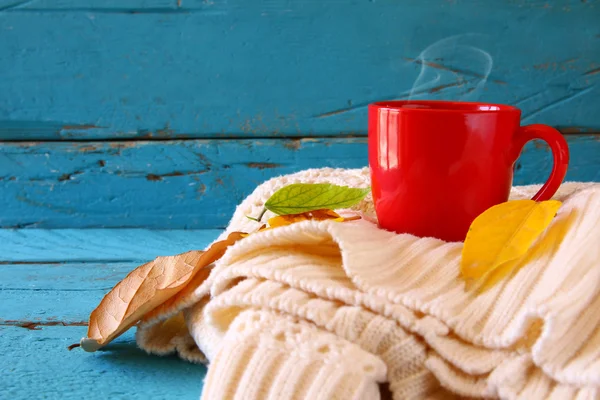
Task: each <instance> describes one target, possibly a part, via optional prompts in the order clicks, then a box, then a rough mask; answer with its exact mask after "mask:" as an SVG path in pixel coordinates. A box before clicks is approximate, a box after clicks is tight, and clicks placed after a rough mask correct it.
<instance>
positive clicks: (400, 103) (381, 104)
mask: <svg viewBox="0 0 600 400" xmlns="http://www.w3.org/2000/svg"><path fill="white" fill-rule="evenodd" d="M410 104H414V105H426V106H432V105H433V106H434V107H431V108H409V107H405V106H406V105H410ZM443 105H448V106H450V105H452V106H453V108H444V107H443ZM457 106H458V107H457ZM484 107H487V109H485V108H484ZM369 108H376V109H383V110H393V111H398V112H428V113H432V112H435V113H461V114H466V113H469V114H473V113H475V114H484V113H501V112H518V113H520V112H521V110H520V109H519V108H517V107H515V106H511V105H508V104H498V103H490V102H486V101H453V100H387V101H386V100H382V101H376V102H373V103H370V104H369Z"/></svg>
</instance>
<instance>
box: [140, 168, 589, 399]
mask: <svg viewBox="0 0 600 400" xmlns="http://www.w3.org/2000/svg"><path fill="white" fill-rule="evenodd" d="M294 182H331V183H335V184H342V185H349V186H355V187H365V186H368V184H369V181H368V170H367V169H363V170H331V169H325V170H309V171H304V172H302V173H299V174H294V175H290V176H286V177H281V178H276V179H274V180H271V181H268V182H266V183H265V184H263V185H261V186H259V187H258V188H257V189H256V190H255V192H254V193H253V194H252V195H251V196H249V197H248V198H247V199H246V200H245V201H244V202H243V203H242V204H241V205H240V206H239V207H238V209H237V210H236V212H235V214H234V217H233V219H232V221H231V223H230V225H229V227H228V229H227V231H226V232H225V233H224V234H223V236H225V235H226V234H228V232H231V231H246V232H254V231H255V230H256V229H257V228H258V226H257V224H256V223H255V222H252V221H250V220H248V219H247V218H246V217H245V216H246V215H258V214H259V212H260V210H261V209H262V205H263V204H264V202H265V201H266V200H267V199H268V198H269V196H270V195H271V194H272V193H273V192H274V191H275V190H277V189H278V188H280V187H283V186H285V185H287V184H290V183H294ZM536 189H537V187H534V186H531V187H516V188H514V189H513V191H512V193H511V198H513V199H517V198H527V197H531V196H532V195H533V194H534V193H535V190H536ZM556 198H558V199H561V200H562V201H563V202H564V203H563V206H562V207H561V209H560V210H559V212H558V215H557V217H556V218H555V219H554V220H553V222H552V224H551V225H550V227H549V228H548V229H547V230H546V231H545V232H544V233H543V235H542V237H541V238H540V239H539V240H538V241H537V242H536V244H534V246H533V247H532V249H531V250H530V251H529V252H528V254H527V256H526V257H525V258H524V259H523V261H522V266H521V268H520V269H519V270H518V272H517V273H516V274H514V275H513V276H509V277H507V278H504V279H503V280H502V281H500V282H498V283H497V284H496V285H495V286H494V287H492V288H491V289H490V290H488V291H486V292H485V293H483V294H480V295H476V294H474V293H471V292H467V291H465V288H464V283H463V282H462V280H461V279H460V278H459V264H460V253H461V249H462V243H445V242H443V241H440V240H437V239H431V238H417V237H414V236H411V235H397V234H393V233H390V232H386V231H383V230H381V229H378V227H377V225H376V217H375V214H374V211H373V206H372V202H371V200H370V199H369V198H367V199H365V201H363V202H362V203H361V204H359V205H357V206H356V207H354V209H353V210H349V211H353V212H358V213H360V214H361V215H362V216H363V220H361V221H354V222H346V223H338V222H332V221H322V222H316V221H306V222H301V223H297V224H293V225H290V226H286V227H281V228H277V229H273V230H268V231H264V232H260V233H254V234H252V235H250V236H249V237H247V238H245V239H244V240H242V241H240V242H238V243H236V244H235V245H234V246H232V247H231V248H230V249H229V250H228V251H227V252H226V254H225V255H224V257H223V258H222V259H221V260H219V261H218V262H217V263H216V264H215V266H214V268H213V270H212V272H211V273H210V276H209V277H208V279H207V280H205V281H204V282H198V283H197V284H196V286H195V290H192V289H194V288H188V289H187V293H186V296H183V297H184V298H183V299H182V300H181V301H180V302H179V303H177V304H168V305H166V306H164V307H163V308H161V309H160V310H159V311H158V312H155V313H151V315H150V316H149V317H148V318H146V319H145V320H144V322H143V323H142V324H141V325H140V327H139V330H138V343H139V345H140V346H141V347H142V348H144V349H146V350H147V351H149V352H153V353H157V354H167V353H170V352H177V353H179V354H180V355H181V356H182V357H184V358H186V359H190V360H193V361H202V359H201V356H199V354H201V353H200V350H201V351H202V353H204V354H205V355H206V357H207V358H208V359H209V360H210V366H209V373H208V376H207V379H206V383H205V389H204V391H203V395H202V398H203V399H237V398H240V399H241V398H243V399H257V400H258V399H288V398H307V399H309V398H310V399H312V398H323V399H327V398H366V399H371V398H378V397H377V396H378V394H377V393H378V389H377V382H378V381H381V380H385V381H387V382H389V387H390V390H391V392H392V395H393V398H394V399H396V400H398V399H425V398H431V399H437V398H440V399H443V398H452V396H453V395H457V396H469V397H480V398H481V397H486V398H488V397H491V398H494V397H495V398H507V399H513V398H514V399H517V398H518V399H546V398H556V399H570V398H572V399H588V398H589V399H595V398H600V185H598V184H579V183H565V184H564V185H563V186H562V187H561V189H560V190H559V193H557V196H556ZM407 212H409V210H407ZM182 310H183V316H184V319H185V323H186V325H185V326H186V327H187V329H186V328H182V326H183V325H182V322H181V320H182V317H181V315H182V314H181V313H180V312H181V311H182ZM165 320H166V321H167V322H168V323H166V322H165ZM163 325H164V327H163ZM240 327H242V328H243V329H241V330H240ZM297 329H301V330H302V332H304V333H303V334H302V335H300V336H298V335H294V334H291V333H290V332H294V331H295V330H297ZM281 332H284V336H281V335H280V333H281ZM190 336H191V337H192V338H193V339H194V341H195V343H196V344H197V348H196V349H193V348H191V347H190V346H189V343H190V340H189V337H190ZM282 337H284V338H285V340H280V339H281V338H282ZM315 343H318V344H319V346H323V345H325V344H326V345H327V346H329V347H328V348H336V349H344V350H343V351H341V353H340V352H338V353H336V352H332V353H331V354H335V356H333V355H330V353H329V352H328V353H327V354H328V356H327V357H324V356H323V354H321V353H320V352H319V351H318V348H319V347H315V345H314V344H315ZM184 344H185V345H184ZM198 349H199V350H198ZM367 364H368V365H370V366H373V371H371V370H370V368H369V371H368V373H367V372H366V371H364V370H361V369H360V367H359V366H364V365H367ZM333 365H335V367H333ZM381 366H383V367H381ZM380 367H381V368H380ZM316 371H319V372H316ZM381 374H385V376H383V377H382V375H381ZM284 381H285V385H284V383H283V382H284ZM283 386H285V388H286V389H285V390H291V391H285V390H283V389H282V387H283ZM300 387H301V388H303V389H302V390H299V389H298V390H296V389H293V390H292V389H290V388H300ZM317 388H318V389H317ZM339 393H343V394H344V395H343V397H339ZM309 395H310V396H309ZM294 396H295V397H294ZM314 396H321V397H314ZM323 396H325V397H323ZM335 396H338V397H335ZM346 396H349V397H346Z"/></svg>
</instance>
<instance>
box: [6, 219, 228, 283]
mask: <svg viewBox="0 0 600 400" xmlns="http://www.w3.org/2000/svg"><path fill="white" fill-rule="evenodd" d="M220 233H221V230H216V229H206V230H170V231H169V230H147V229H60V230H43V229H25V230H18V229H0V268H4V267H2V265H10V264H20V265H23V266H25V265H27V264H40V263H50V264H53V265H66V264H70V263H75V264H77V263H81V262H91V263H92V264H93V265H96V264H107V265H112V263H122V262H136V261H137V262H140V263H141V262H145V261H149V260H152V259H154V258H155V257H158V256H168V255H173V254H179V253H183V252H186V251H189V250H203V249H205V248H206V247H207V246H208V245H209V244H210V243H212V242H213V241H214V240H216V239H217V237H218V236H219V234H220ZM111 268H112V267H111ZM0 287H1V286H0Z"/></svg>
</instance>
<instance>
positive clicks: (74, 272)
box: [0, 231, 193, 318]
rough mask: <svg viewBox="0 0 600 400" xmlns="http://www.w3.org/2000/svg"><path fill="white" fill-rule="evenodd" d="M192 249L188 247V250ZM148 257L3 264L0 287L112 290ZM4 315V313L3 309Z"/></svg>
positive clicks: (0, 265)
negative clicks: (125, 259)
mask: <svg viewBox="0 0 600 400" xmlns="http://www.w3.org/2000/svg"><path fill="white" fill-rule="evenodd" d="M55 232H56V231H55ZM3 247H5V246H3ZM192 249H193V248H188V249H187V250H192ZM187 250H184V251H187ZM8 251H10V248H8ZM173 254H176V253H173ZM92 256H93V255H92ZM145 261H146V260H143V261H142V260H140V261H129V262H73V261H68V262H66V261H56V262H54V263H30V262H28V263H27V264H23V263H15V264H8V263H7V264H0V276H2V277H3V279H2V280H1V281H0V291H4V290H13V291H22V292H27V294H28V295H29V294H31V293H30V292H39V291H47V290H55V291H67V292H68V291H73V290H76V291H81V292H83V291H87V290H101V291H102V290H104V291H106V292H108V291H109V290H110V289H111V288H112V287H113V286H114V285H115V284H117V282H119V281H120V280H121V279H123V278H124V277H125V275H127V274H128V273H129V272H130V271H132V270H133V269H135V268H136V267H137V266H139V265H141V264H143V263H144V262H145ZM55 306H56V305H55ZM69 307H70V306H69ZM1 316H2V313H0V317H1ZM1 318H5V317H1Z"/></svg>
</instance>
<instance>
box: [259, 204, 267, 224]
mask: <svg viewBox="0 0 600 400" xmlns="http://www.w3.org/2000/svg"><path fill="white" fill-rule="evenodd" d="M266 212H267V208H266V207H265V208H263V210H262V212H261V213H260V215H259V216H258V218H257V220H258V222H260V220H261V219H262V217H264V215H265V213H266Z"/></svg>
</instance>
